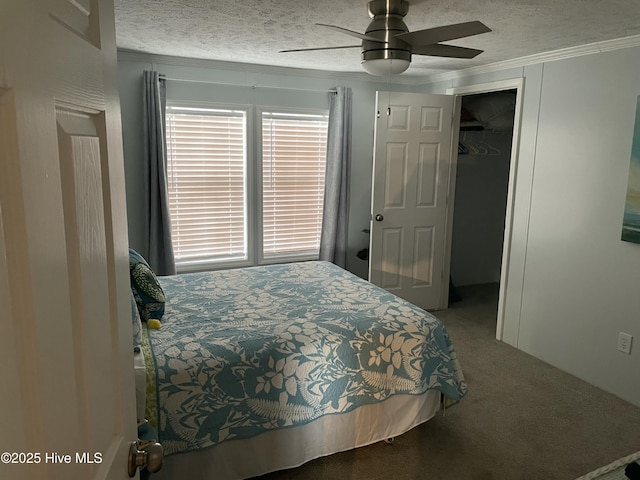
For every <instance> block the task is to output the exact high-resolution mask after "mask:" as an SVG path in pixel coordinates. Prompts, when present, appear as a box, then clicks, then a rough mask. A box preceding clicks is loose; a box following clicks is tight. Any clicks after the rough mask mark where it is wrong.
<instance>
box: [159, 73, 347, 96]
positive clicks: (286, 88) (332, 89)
mask: <svg viewBox="0 0 640 480" xmlns="http://www.w3.org/2000/svg"><path fill="white" fill-rule="evenodd" d="M160 79H161V80H166V81H169V82H187V83H206V84H210V85H228V86H232V87H246V88H254V89H255V88H272V89H276V90H297V91H300V92H319V93H323V92H327V93H336V91H337V90H336V89H335V88H330V89H328V90H318V89H312V88H296V87H278V86H275V85H257V84H256V85H251V84H246V83H230V82H214V81H212V80H187V79H186V78H171V77H167V76H165V75H162V74H160Z"/></svg>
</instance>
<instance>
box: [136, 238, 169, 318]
mask: <svg viewBox="0 0 640 480" xmlns="http://www.w3.org/2000/svg"><path fill="white" fill-rule="evenodd" d="M129 273H130V275H131V290H132V291H133V296H134V297H135V299H136V303H137V305H138V310H139V311H140V318H141V319H142V321H143V322H146V321H147V320H149V319H151V318H155V319H157V320H160V319H162V315H163V314H164V304H165V301H166V298H165V296H164V291H163V290H162V287H161V286H160V283H159V282H158V279H157V278H156V274H155V273H154V272H153V270H152V269H151V267H150V266H149V264H148V263H147V261H146V260H145V259H144V258H143V257H142V255H140V254H139V253H138V252H136V251H135V250H133V249H132V248H130V249H129Z"/></svg>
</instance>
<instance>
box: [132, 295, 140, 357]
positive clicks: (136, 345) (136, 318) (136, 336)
mask: <svg viewBox="0 0 640 480" xmlns="http://www.w3.org/2000/svg"><path fill="white" fill-rule="evenodd" d="M131 320H132V321H133V351H134V352H139V351H140V344H142V322H141V321H140V312H139V311H138V304H137V303H136V299H135V298H134V296H133V291H131Z"/></svg>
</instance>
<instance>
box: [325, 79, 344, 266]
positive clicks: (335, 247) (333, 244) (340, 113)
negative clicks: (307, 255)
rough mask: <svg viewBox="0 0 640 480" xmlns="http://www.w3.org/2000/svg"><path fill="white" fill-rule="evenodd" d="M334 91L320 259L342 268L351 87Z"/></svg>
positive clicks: (330, 114)
mask: <svg viewBox="0 0 640 480" xmlns="http://www.w3.org/2000/svg"><path fill="white" fill-rule="evenodd" d="M336 90H337V91H336V93H331V94H330V95H331V96H330V100H329V132H328V137H327V173H326V179H325V187H324V210H323V214H322V233H321V236H320V260H326V261H329V262H333V263H335V264H336V265H338V266H340V267H343V268H345V267H346V264H347V229H348V225H349V183H350V180H351V89H350V88H348V87H338V88H337V89H336Z"/></svg>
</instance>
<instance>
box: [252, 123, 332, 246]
mask: <svg viewBox="0 0 640 480" xmlns="http://www.w3.org/2000/svg"><path fill="white" fill-rule="evenodd" d="M326 151H327V116H326V115H295V114H283V113H274V112H263V113H262V229H263V242H262V243H263V256H264V258H270V257H277V256H282V255H291V254H315V255H317V253H318V251H319V246H320V231H321V225H322V207H323V199H324V179H325V163H326Z"/></svg>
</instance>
